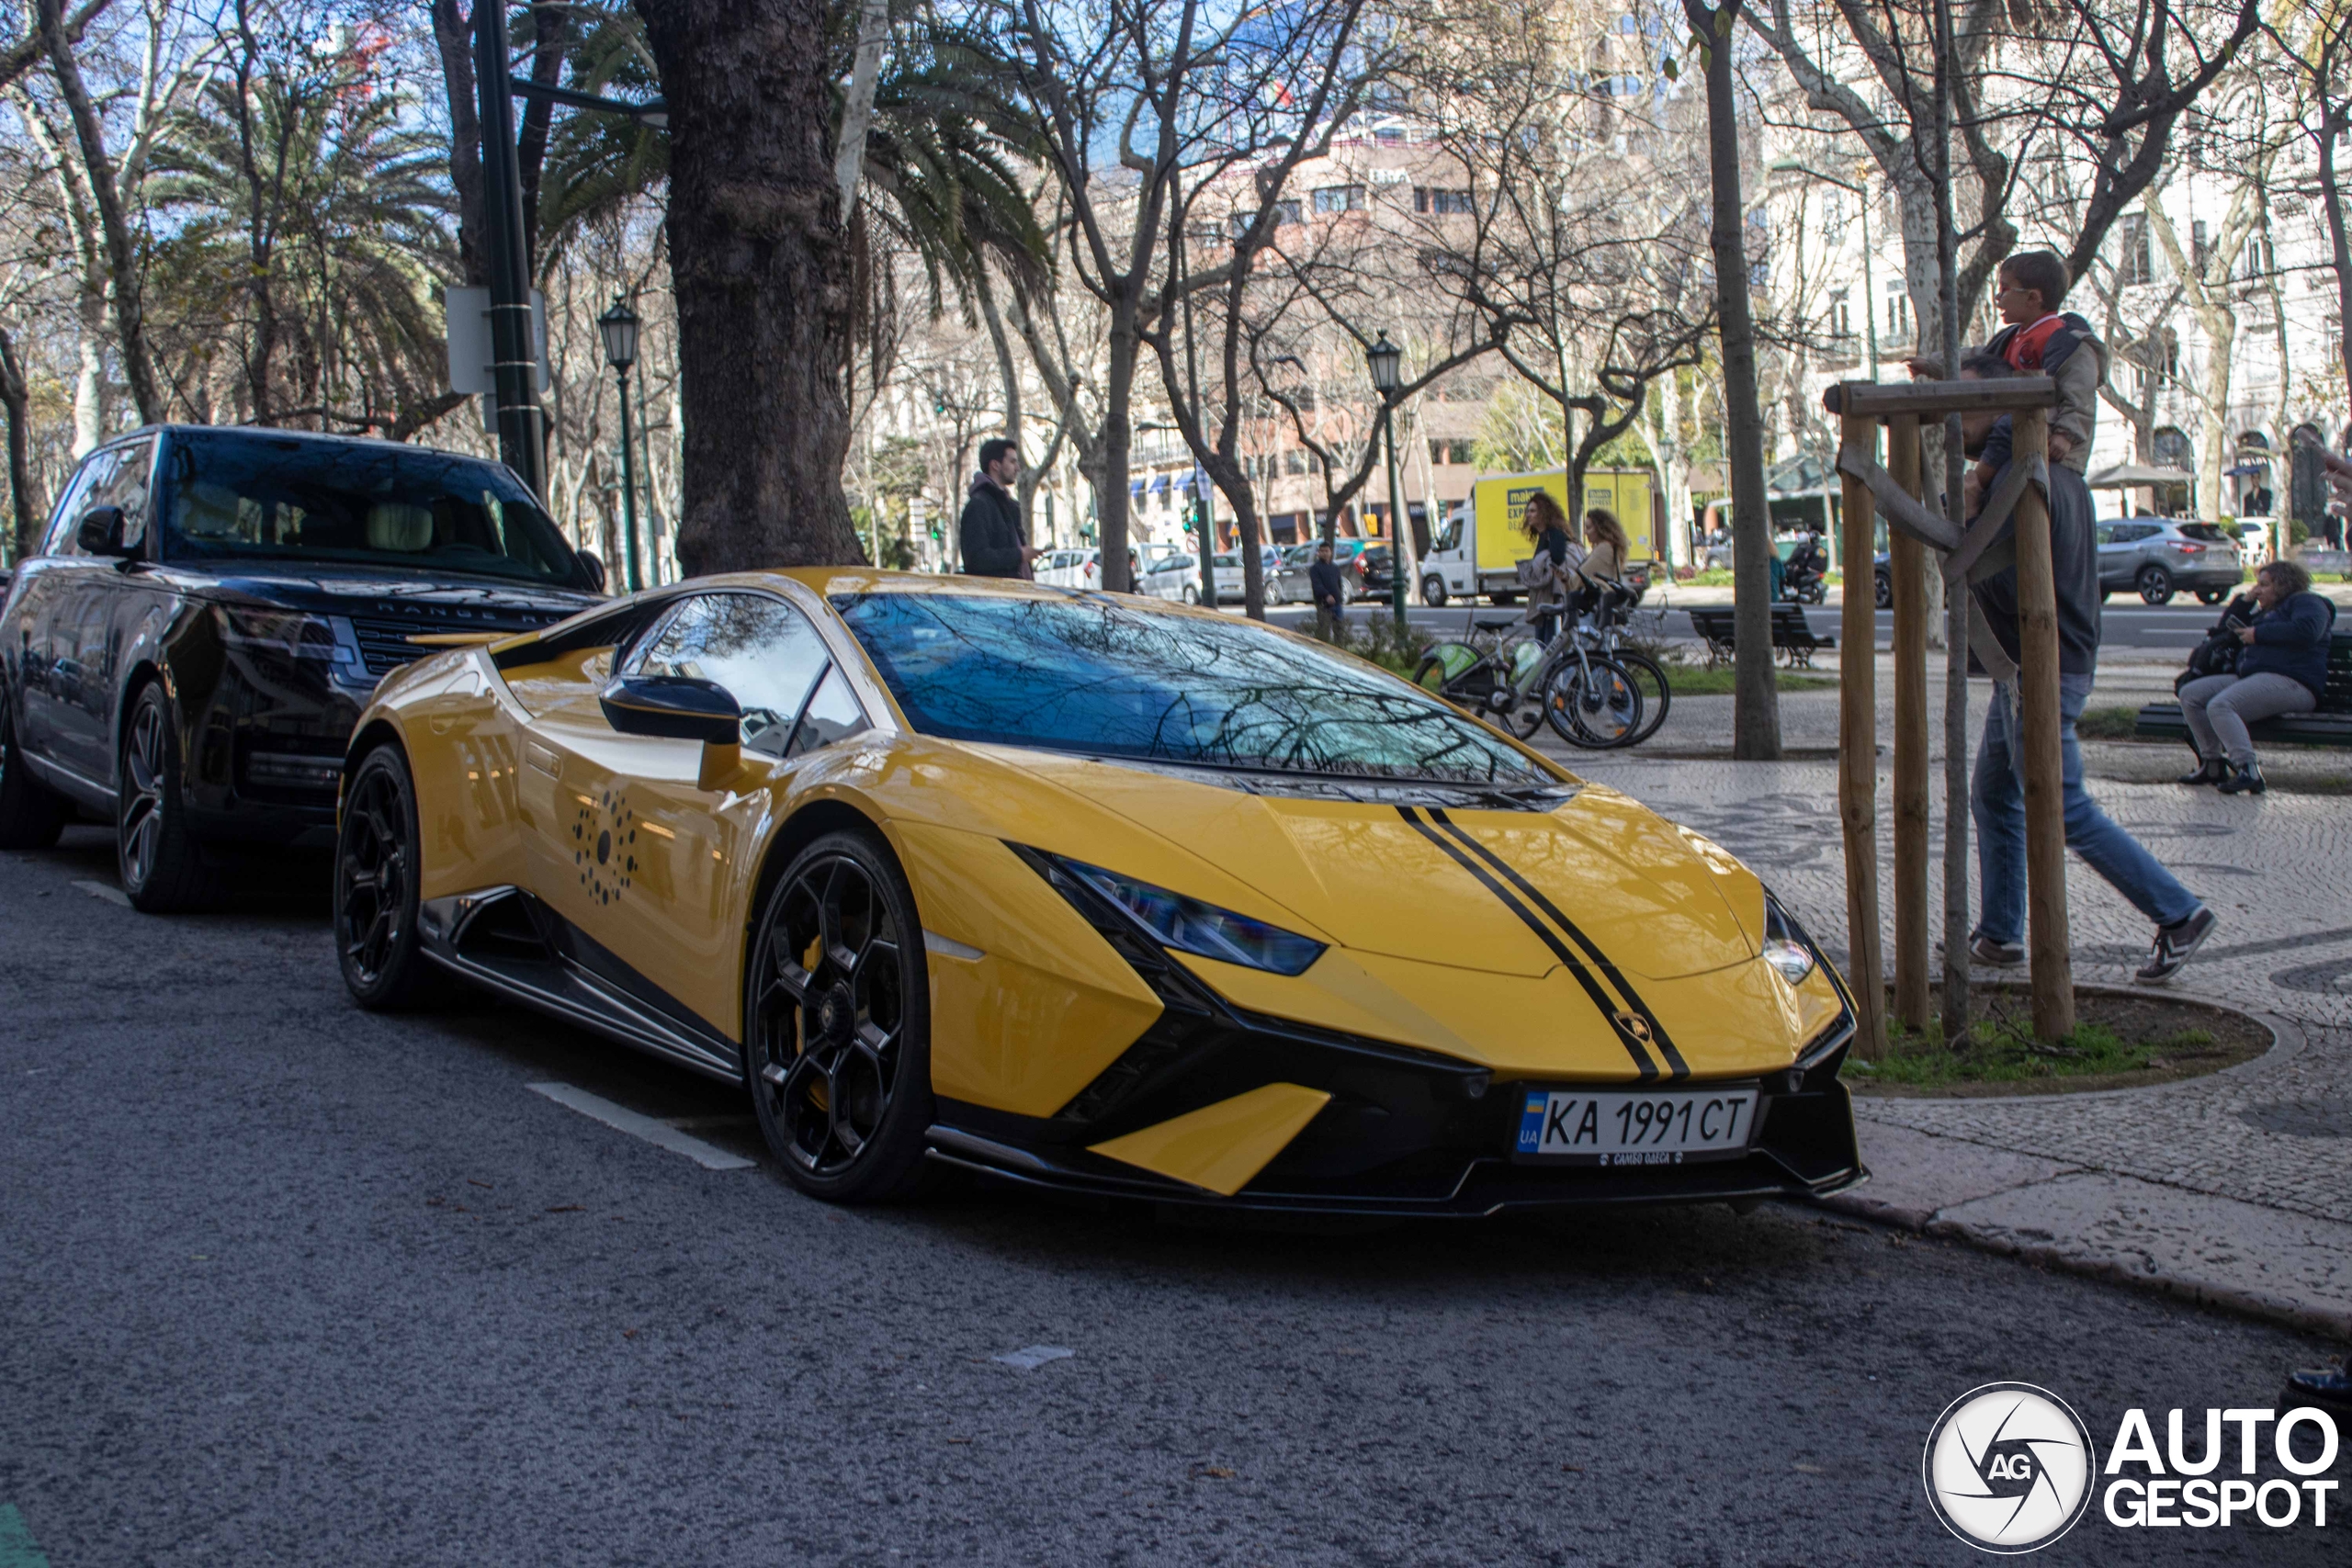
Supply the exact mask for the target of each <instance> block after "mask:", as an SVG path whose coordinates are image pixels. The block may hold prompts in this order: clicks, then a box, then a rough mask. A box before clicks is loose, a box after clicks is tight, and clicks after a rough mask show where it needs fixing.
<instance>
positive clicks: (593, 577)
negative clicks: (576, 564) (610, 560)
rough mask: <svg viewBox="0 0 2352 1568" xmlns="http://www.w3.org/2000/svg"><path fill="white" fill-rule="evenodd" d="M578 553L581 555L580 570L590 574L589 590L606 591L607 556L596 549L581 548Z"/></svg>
mask: <svg viewBox="0 0 2352 1568" xmlns="http://www.w3.org/2000/svg"><path fill="white" fill-rule="evenodd" d="M577 553H578V555H579V557H580V570H582V571H583V572H585V573H587V575H588V587H589V590H590V591H591V592H596V593H602V592H604V591H605V558H604V557H602V556H600V555H598V554H597V553H596V552H595V551H594V550H581V551H579V552H577Z"/></svg>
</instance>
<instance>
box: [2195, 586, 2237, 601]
mask: <svg viewBox="0 0 2352 1568" xmlns="http://www.w3.org/2000/svg"><path fill="white" fill-rule="evenodd" d="M2229 596H2230V591H2229V590H2228V589H2226V588H2200V589H2199V590H2198V591H2197V602H2198V603H2199V604H2220V603H2221V602H2222V600H2224V599H2226V598H2228V597H2229Z"/></svg>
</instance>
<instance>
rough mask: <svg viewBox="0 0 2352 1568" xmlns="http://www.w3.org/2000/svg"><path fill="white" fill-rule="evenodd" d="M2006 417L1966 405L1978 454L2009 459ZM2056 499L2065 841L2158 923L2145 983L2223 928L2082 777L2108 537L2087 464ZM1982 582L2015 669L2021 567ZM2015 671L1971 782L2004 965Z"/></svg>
mask: <svg viewBox="0 0 2352 1568" xmlns="http://www.w3.org/2000/svg"><path fill="white" fill-rule="evenodd" d="M2015 374H2016V371H2014V370H2013V369H2012V368H2011V367H2009V365H2008V364H2007V362H2006V361H2004V360H2002V359H1999V358H1996V357H1995V356H1993V355H1983V354H1975V355H1969V357H1968V359H1967V360H1966V361H1965V362H1963V363H1962V367H1961V378H1962V379H1963V380H1972V379H1982V380H1992V379H1997V378H2002V377H2007V376H2012V375H2015ZM1996 423H2000V424H2001V425H2002V430H2001V432H2000V433H1999V434H2006V430H2007V425H2006V422H2004V421H2003V420H2002V417H2001V416H2000V415H1998V414H1996V413H1993V412H1983V413H1976V414H1965V415H1962V420H1961V424H1962V431H1963V433H1964V434H1965V436H1966V439H1967V445H1968V449H1969V451H1970V454H1971V455H1972V456H1973V455H1976V454H1977V453H1978V452H1979V451H1980V450H1982V451H1983V452H1984V455H1985V457H1987V458H1988V459H1990V460H1993V461H1995V462H1996V463H1997V464H1998V465H1999V467H2000V468H2006V467H2007V462H2008V460H2009V459H2008V454H2007V451H2006V450H2005V448H2006V447H2007V441H2006V440H2005V439H2000V438H1999V434H1996V431H1995V428H1994V427H1995V425H1996ZM1999 477H2000V476H1999V472H1998V469H1997V468H1996V472H1995V473H1994V474H1993V475H1992V476H1991V478H1990V482H1988V483H1987V484H1986V485H1985V493H1986V494H1988V495H1989V494H1992V493H1994V492H1995V491H1996V490H1997V489H1998V488H1999ZM2049 503H2050V553H2051V558H2052V566H2053V567H2054V568H2055V575H2056V578H2057V587H2058V716H2059V742H2060V745H2061V746H2062V747H2063V748H2064V750H2063V753H2062V754H2063V757H2064V762H2063V769H2064V774H2063V776H2064V803H2065V813H2066V843H2067V846H2068V847H2069V848H2070V849H2072V850H2073V851H2074V852H2075V853H2076V854H2078V855H2080V856H2082V857H2083V859H2084V860H2085V861H2086V863H2088V864H2089V865H2090V868H2091V869H2092V870H2093V871H2096V872H2098V874H2100V875H2101V876H2103V877H2105V878H2107V880H2108V881H2109V883H2110V884H2111V885H2112V886H2114V888H2115V890H2116V891H2117V892H2118V893H2120V894H2122V895H2123V897H2125V898H2127V899H2129V900H2131V904H2132V906H2133V907H2134V908H2137V909H2138V910H2139V911H2140V912H2141V913H2142V914H2143V915H2145V916H2147V917H2148V919H2151V920H2153V921H2154V923H2155V927H2156V937H2155V944H2154V949H2153V951H2152V952H2151V953H2149V955H2148V962H2147V963H2145V964H2142V965H2141V966H2140V968H2139V969H2138V970H2137V971H2136V972H2134V974H2133V975H2132V976H2131V977H2132V978H2133V979H2135V980H2137V981H2139V982H2140V983H2141V984H2142V985H2145V986H2160V985H2163V984H2164V983H2165V981H2167V980H2169V979H2171V978H2172V977H2173V976H2175V975H2177V974H2178V973H2179V972H2180V969H2181V966H2182V965H2184V964H2187V963H2188V959H2189V955H2190V954H2191V953H2195V952H2196V951H2197V949H2198V948H2199V945H2201V944H2202V943H2203V942H2204V941H2205V939H2206V938H2207V937H2208V936H2210V935H2211V934H2212V931H2213V923H2214V922H2213V913H2212V911H2211V910H2210V909H2208V908H2205V906H2204V905H2203V904H2201V903H2200V902H2199V901H2198V898H2197V896H2196V895H2195V894H2193V893H2191V892H2189V890H2188V888H2186V887H2183V886H2181V885H2180V882H2179V880H2178V879H2177V878H2176V877H2175V876H2174V875H2173V874H2172V873H2170V872H2168V871H2166V870H2165V868H2164V867H2163V866H2162V865H2159V864H2158V863H2156V858H2155V856H2154V855H2152V854H2150V853H2149V852H2147V851H2146V849H2144V848H2143V847H2142V845H2141V843H2140V840H2137V839H2134V838H2133V837H2132V836H2131V834H2129V833H2127V832H2125V831H2124V830H2123V829H2121V828H2119V827H2117V826H2116V825H2115V823H2114V821H2113V820H2112V819H2110V818H2109V817H2108V815H2107V813H2106V812H2104V811H2101V810H2100V809H2099V808H2098V802H2096V801H2094V800H2093V799H2091V797H2090V792H2089V791H2087V790H2086V789H2085V788H2083V750H2082V747H2081V745H2080V744H2078V743H2077V742H2076V740H2075V720H2076V719H2078V718H2079V717H2081V716H2082V712H2083V705H2084V704H2085V703H2086V702H2088V701H2089V700H2090V694H2091V678H2092V675H2093V672H2094V671H2096V670H2097V668H2098V639H2099V592H2098V541H2097V538H2096V536H2094V534H2093V532H2092V528H2093V513H2092V511H2091V495H2090V491H2088V490H2087V489H2086V488H2085V487H2084V484H2083V479H2082V476H2081V475H2080V474H2077V473H2075V471H2074V470H2073V469H2072V468H2066V467H2064V465H2062V464H2056V463H2053V464H2052V465H2051V466H2050V492H2049ZM1973 593H1974V595H1975V599H1976V608H1977V609H1978V610H1979V611H1980V612H1981V613H1982V615H1983V618H1984V622H1985V629H1989V630H1990V631H1991V632H1992V634H1993V637H1994V639H1995V641H1996V642H1997V643H1998V644H1999V645H2000V649H2001V652H2002V653H2004V654H2006V655H2007V660H2006V662H2007V664H2008V665H2009V666H2010V667H2011V668H2012V670H2014V667H2015V666H2016V664H2017V660H2018V573H2017V568H2016V567H2015V566H2011V567H2009V568H2008V569H2007V570H2004V571H2000V572H1996V573H1995V574H1994V575H1993V576H1991V577H1988V578H1986V579H1985V581H1982V582H1980V583H1977V584H1976V585H1975V587H1974V589H1973ZM1984 662H1985V665H1986V666H1987V667H1988V668H1992V667H1994V666H1996V665H1997V664H1999V663H2001V662H2004V661H2003V660H1998V659H1996V658H1986V659H1985V660H1984ZM2014 679H2015V677H2014V675H2012V676H2011V678H2010V679H2009V680H2007V681H1998V682H1996V684H1995V686H1994V688H1993V701H1992V704H1991V705H1990V707H1989V709H1988V710H1987V711H1986V713H1985V739H1984V743H1983V744H1982V745H1981V746H1979V747H1978V749H1977V752H1976V773H1975V776H1974V779H1973V782H1972V784H1971V786H1970V789H1969V807H1970V814H1971V815H1972V816H1973V818H1975V822H1976V862H1977V873H1978V877H1979V881H1980V883H1981V894H1980V898H1981V902H1980V904H1979V906H1978V915H1977V921H1976V932H1975V935H1974V937H1973V940H1972V941H1971V942H1970V943H1969V951H1970V955H1971V956H1972V957H1973V958H1974V959H1975V961H1976V962H1977V963H1979V964H1992V965H1994V966H1996V967H2013V966H2015V965H2017V964H2022V963H2024V962H2025V948H2024V945H2023V941H2024V936H2025V788H2024V784H2023V782H2022V779H2021V777H2020V774H2019V773H2018V767H2019V758H2020V754H2021V750H2022V748H2021V745H2020V738H2019V732H2018V720H2017V713H2018V708H2017V693H2016V690H2015V687H2014V684H2013V682H2014Z"/></svg>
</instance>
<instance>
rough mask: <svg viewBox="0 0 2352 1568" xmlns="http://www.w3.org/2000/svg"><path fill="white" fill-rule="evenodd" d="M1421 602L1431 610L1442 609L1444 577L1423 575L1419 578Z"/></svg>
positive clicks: (1443, 605) (1443, 602)
mask: <svg viewBox="0 0 2352 1568" xmlns="http://www.w3.org/2000/svg"><path fill="white" fill-rule="evenodd" d="M1421 603H1422V604H1426V605H1428V606H1429V607H1430V609H1432V610H1442V609H1444V608H1445V579H1443V578H1442V577H1424V578H1423V579H1421Z"/></svg>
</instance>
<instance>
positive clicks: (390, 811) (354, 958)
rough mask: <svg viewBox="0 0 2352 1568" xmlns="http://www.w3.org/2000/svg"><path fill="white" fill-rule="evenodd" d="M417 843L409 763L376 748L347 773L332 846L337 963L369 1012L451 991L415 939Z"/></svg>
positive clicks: (420, 861)
mask: <svg viewBox="0 0 2352 1568" xmlns="http://www.w3.org/2000/svg"><path fill="white" fill-rule="evenodd" d="M420 842H421V835H420V834H419V833H418V832H417V827H416V785H415V783H414V781H413V780H412V779H411V778H410V777H409V771H408V761H407V760H406V759H405V758H403V757H402V756H401V753H400V750H399V748H397V747H393V746H379V747H378V748H376V750H373V751H370V752H368V755H367V756H366V757H364V758H362V759H361V760H360V762H359V767H358V769H357V771H356V772H355V773H353V774H352V775H351V787H350V789H349V791H348V792H347V793H346V794H345V796H344V803H343V820H342V823H341V824H340V825H339V826H338V827H337V829H336V830H335V845H334V949H335V962H336V964H337V965H338V966H339V967H340V968H341V969H342V970H343V985H344V988H345V990H347V991H349V992H350V993H351V999H352V1000H353V1001H356V1002H357V1003H358V1004H359V1005H360V1006H361V1007H363V1008H366V1009H367V1010H368V1011H370V1012H395V1011H399V1010H402V1009H406V1008H413V1007H417V1006H420V1005H423V1004H425V1003H429V1002H437V1001H440V1000H442V999H443V998H447V996H448V995H449V994H450V992H451V991H452V990H453V989H454V988H455V987H454V985H453V983H452V981H451V979H450V977H449V976H448V975H447V972H446V971H444V970H442V969H440V968H438V967H436V966H435V964H434V962H433V961H432V960H431V959H430V958H427V957H426V956H425V955H424V949H423V947H422V946H421V945H420V942H419V940H418V934H417V903H418V891H417V890H418V879H419V876H420V874H422V873H423V871H424V857H423V855H422V853H421V852H420V849H419V845H420Z"/></svg>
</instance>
